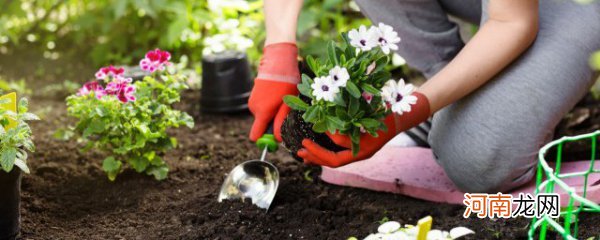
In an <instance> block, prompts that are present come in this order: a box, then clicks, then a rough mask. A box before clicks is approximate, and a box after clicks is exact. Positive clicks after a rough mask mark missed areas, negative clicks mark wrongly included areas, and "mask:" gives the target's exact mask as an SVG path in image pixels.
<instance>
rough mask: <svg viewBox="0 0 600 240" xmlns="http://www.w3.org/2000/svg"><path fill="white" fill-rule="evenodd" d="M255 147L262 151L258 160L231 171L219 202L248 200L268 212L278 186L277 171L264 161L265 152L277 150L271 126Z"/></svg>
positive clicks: (238, 166) (223, 186) (247, 162)
mask: <svg viewBox="0 0 600 240" xmlns="http://www.w3.org/2000/svg"><path fill="white" fill-rule="evenodd" d="M256 146H258V148H259V149H261V150H262V154H261V156H260V159H259V160H250V161H246V162H243V163H241V164H239V165H237V166H235V168H233V170H231V172H230V173H229V175H227V178H226V179H225V182H223V185H222V186H221V192H220V193H219V202H222V201H223V200H224V199H227V200H234V199H241V200H242V201H245V200H246V199H250V200H252V204H254V205H256V206H258V207H260V208H264V209H266V210H269V206H271V203H272V202H273V198H275V193H276V192H277V187H278V186H279V171H278V170H277V168H276V167H275V166H274V165H273V164H271V163H269V162H267V161H266V157H267V152H275V151H277V148H278V145H277V141H275V136H274V135H273V125H272V124H271V125H270V127H269V129H267V131H266V132H265V134H264V135H263V136H262V137H261V138H259V139H258V141H256Z"/></svg>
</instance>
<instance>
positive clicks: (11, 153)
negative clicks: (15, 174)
mask: <svg viewBox="0 0 600 240" xmlns="http://www.w3.org/2000/svg"><path fill="white" fill-rule="evenodd" d="M16 157H17V149H16V148H14V147H7V148H5V149H3V151H2V155H1V156H0V164H1V165H2V169H4V171H6V172H10V171H12V169H13V167H14V164H15V158H16Z"/></svg>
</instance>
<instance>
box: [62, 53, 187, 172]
mask: <svg viewBox="0 0 600 240" xmlns="http://www.w3.org/2000/svg"><path fill="white" fill-rule="evenodd" d="M169 59H170V54H169V53H168V52H165V51H161V50H159V49H156V50H153V51H150V52H148V53H147V54H146V57H145V58H144V59H143V60H141V61H140V67H141V68H142V69H143V70H144V71H147V72H150V73H152V75H151V76H147V77H145V78H144V79H143V80H141V81H137V82H132V80H131V79H129V78H125V77H124V76H123V74H124V70H123V69H122V68H115V67H113V66H109V67H105V68H101V69H100V70H99V71H98V72H97V73H96V80H95V81H91V82H88V83H86V84H85V85H83V87H82V88H81V89H80V90H79V92H78V93H77V94H75V95H72V96H69V97H68V98H67V106H68V108H67V110H68V114H69V115H70V116H73V117H75V118H77V119H78V120H79V121H78V123H77V125H76V126H75V132H76V133H78V134H79V135H80V136H81V137H82V138H84V139H85V140H87V143H86V145H85V147H84V148H83V150H89V149H92V148H96V149H98V150H100V151H103V152H105V153H108V154H109V156H108V157H106V158H105V159H104V161H103V163H102V168H103V170H104V171H105V172H106V173H107V174H108V178H109V179H110V180H111V181H112V180H115V178H116V176H117V175H118V174H119V173H120V172H121V171H122V170H123V163H127V164H129V166H131V167H132V168H133V169H135V170H136V171H137V172H145V173H147V174H149V175H153V176H154V177H155V178H156V179H158V180H162V179H165V178H166V177H167V173H168V171H169V168H168V166H167V164H166V163H165V161H164V160H163V159H162V157H161V156H162V155H163V154H164V152H165V151H167V150H168V149H171V148H173V147H175V146H176V145H177V140H176V139H175V138H172V137H170V136H169V135H168V134H167V129H169V128H172V127H175V128H177V127H179V126H181V125H184V126H187V127H189V128H193V126H194V121H193V119H192V117H190V116H189V115H188V114H187V113H185V112H181V111H178V110H175V109H173V107H172V105H173V103H175V102H178V101H179V100H180V92H181V91H182V90H184V89H186V88H187V86H186V85H185V84H184V79H182V78H183V77H181V76H180V75H178V74H171V73H169V72H168V71H165V66H167V65H168V64H170V63H169ZM102 82H103V83H104V84H102ZM103 85H104V86H103Z"/></svg>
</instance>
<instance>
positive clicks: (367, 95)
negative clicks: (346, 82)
mask: <svg viewBox="0 0 600 240" xmlns="http://www.w3.org/2000/svg"><path fill="white" fill-rule="evenodd" d="M362 97H363V98H364V99H365V101H367V103H371V101H372V100H373V94H370V93H368V92H363V93H362Z"/></svg>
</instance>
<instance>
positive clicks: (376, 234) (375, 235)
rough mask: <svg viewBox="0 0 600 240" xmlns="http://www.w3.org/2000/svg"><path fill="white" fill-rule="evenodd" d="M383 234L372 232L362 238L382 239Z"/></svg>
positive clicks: (369, 239)
mask: <svg viewBox="0 0 600 240" xmlns="http://www.w3.org/2000/svg"><path fill="white" fill-rule="evenodd" d="M383 236H385V235H383V234H381V233H374V234H371V235H369V236H367V237H366V238H365V239H364V240H381V239H383Z"/></svg>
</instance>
